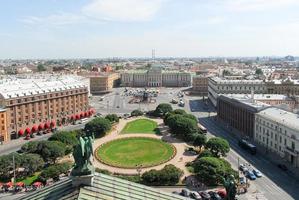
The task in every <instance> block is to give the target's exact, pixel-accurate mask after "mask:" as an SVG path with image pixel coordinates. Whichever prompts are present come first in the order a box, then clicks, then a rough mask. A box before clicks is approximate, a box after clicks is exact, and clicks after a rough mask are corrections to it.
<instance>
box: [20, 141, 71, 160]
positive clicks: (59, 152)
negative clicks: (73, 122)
mask: <svg viewBox="0 0 299 200" xmlns="http://www.w3.org/2000/svg"><path fill="white" fill-rule="evenodd" d="M21 149H22V150H23V151H24V152H25V153H36V154H39V155H40V156H41V157H42V158H43V159H44V161H45V162H52V163H55V162H56V159H57V158H59V157H62V156H64V155H65V153H66V145H65V144H63V143H62V142H59V141H32V142H28V143H26V144H24V145H23V146H22V147H21Z"/></svg>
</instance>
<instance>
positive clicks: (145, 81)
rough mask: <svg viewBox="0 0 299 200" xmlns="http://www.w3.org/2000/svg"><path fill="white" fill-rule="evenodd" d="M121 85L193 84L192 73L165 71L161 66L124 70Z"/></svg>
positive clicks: (164, 85) (180, 85)
mask: <svg viewBox="0 0 299 200" xmlns="http://www.w3.org/2000/svg"><path fill="white" fill-rule="evenodd" d="M121 85H122V86H125V87H188V86H191V74H190V73H189V72H184V71H163V70H162V69H160V68H151V69H149V70H131V71H123V72H122V73H121Z"/></svg>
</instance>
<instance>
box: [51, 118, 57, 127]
mask: <svg viewBox="0 0 299 200" xmlns="http://www.w3.org/2000/svg"><path fill="white" fill-rule="evenodd" d="M50 125H51V128H54V127H55V126H56V122H55V121H54V120H53V121H51V124H50Z"/></svg>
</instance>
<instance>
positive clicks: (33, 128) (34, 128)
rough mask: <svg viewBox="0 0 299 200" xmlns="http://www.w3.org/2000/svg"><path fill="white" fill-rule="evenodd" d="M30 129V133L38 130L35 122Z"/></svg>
mask: <svg viewBox="0 0 299 200" xmlns="http://www.w3.org/2000/svg"><path fill="white" fill-rule="evenodd" d="M31 131H32V133H34V132H36V131H38V126H37V125H36V124H34V125H33V126H32V129H31Z"/></svg>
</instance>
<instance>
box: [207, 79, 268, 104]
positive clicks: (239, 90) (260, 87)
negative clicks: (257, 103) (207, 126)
mask: <svg viewBox="0 0 299 200" xmlns="http://www.w3.org/2000/svg"><path fill="white" fill-rule="evenodd" d="M266 91H267V88H266V86H265V84H264V82H263V81H262V80H245V79H241V80H235V79H234V80H231V79H224V78H219V77H210V78H209V80H208V98H209V99H210V101H211V102H212V103H213V105H214V106H216V105H217V98H218V96H220V95H221V94H251V93H252V92H254V93H256V94H263V93H266Z"/></svg>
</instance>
